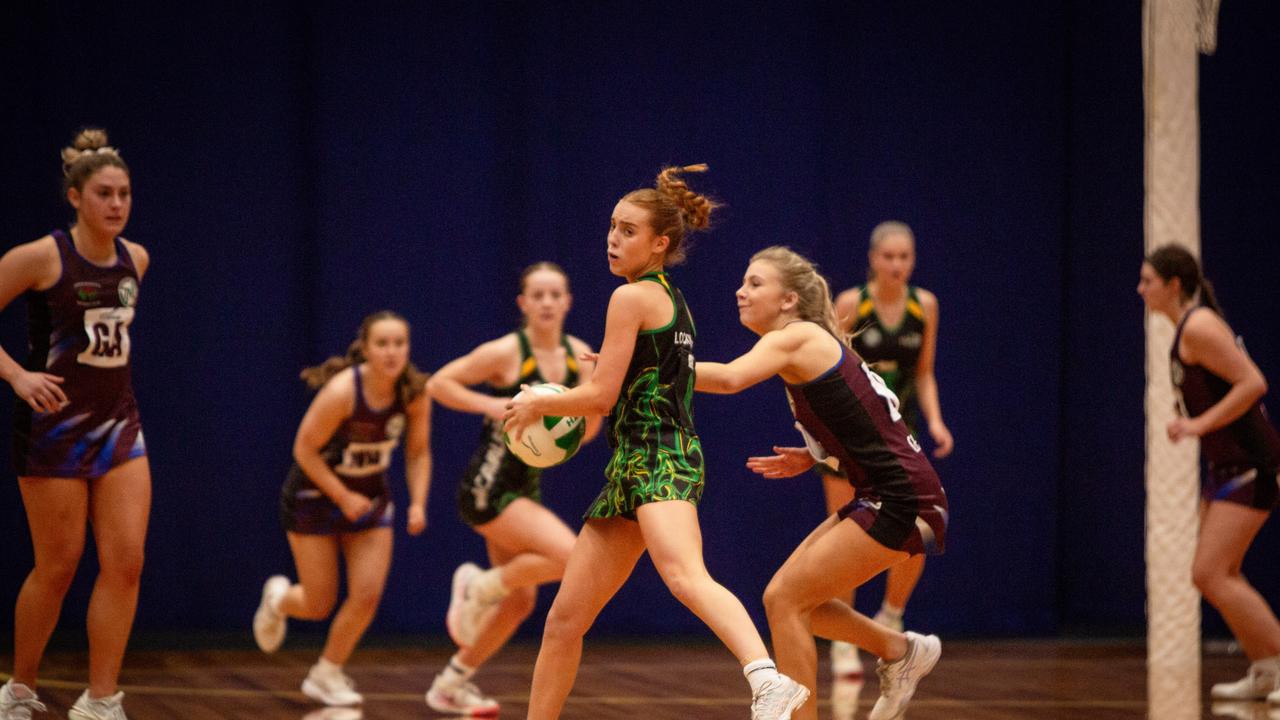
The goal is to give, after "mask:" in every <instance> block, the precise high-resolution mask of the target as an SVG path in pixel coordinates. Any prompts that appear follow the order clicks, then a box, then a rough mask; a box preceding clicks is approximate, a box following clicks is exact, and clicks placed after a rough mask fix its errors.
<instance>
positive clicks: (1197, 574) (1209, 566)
mask: <svg viewBox="0 0 1280 720" xmlns="http://www.w3.org/2000/svg"><path fill="white" fill-rule="evenodd" d="M1228 578H1229V574H1228V572H1227V569H1226V568H1223V567H1220V566H1218V565H1215V564H1213V563H1208V562H1196V563H1195V564H1194V565H1192V567H1191V582H1192V584H1194V585H1195V586H1196V589H1197V590H1199V591H1200V594H1201V595H1204V596H1205V597H1206V598H1209V599H1212V598H1213V597H1215V596H1216V595H1217V594H1218V593H1219V592H1221V589H1222V587H1223V585H1224V584H1225V583H1226V582H1227V580H1228Z"/></svg>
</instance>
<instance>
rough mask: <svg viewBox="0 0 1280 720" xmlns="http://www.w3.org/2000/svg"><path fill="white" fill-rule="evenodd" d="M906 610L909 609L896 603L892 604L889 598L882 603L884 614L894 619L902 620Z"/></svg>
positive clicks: (881, 609) (881, 611) (881, 607)
mask: <svg viewBox="0 0 1280 720" xmlns="http://www.w3.org/2000/svg"><path fill="white" fill-rule="evenodd" d="M906 611H907V609H906V608H900V607H898V606H896V605H891V604H890V603H889V601H888V600H885V601H884V602H883V603H881V604H880V613H881V614H883V615H887V616H888V617H890V618H893V619H894V620H901V619H902V613H904V612H906Z"/></svg>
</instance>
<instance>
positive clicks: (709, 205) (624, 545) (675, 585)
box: [506, 165, 809, 720]
mask: <svg viewBox="0 0 1280 720" xmlns="http://www.w3.org/2000/svg"><path fill="white" fill-rule="evenodd" d="M704 170H706V166H704V165H691V166H687V167H669V168H665V169H664V170H662V172H661V173H659V174H658V180H657V185H656V187H653V188H643V189H639V190H634V191H632V192H629V193H627V194H626V195H624V196H623V197H622V199H621V200H619V201H618V203H617V205H616V206H615V207H614V210H613V216H612V217H611V218H610V220H609V235H608V239H607V245H606V251H607V254H608V261H609V271H610V272H612V273H613V274H614V275H617V276H619V277H622V278H624V279H626V281H627V282H626V284H624V285H622V286H621V287H619V288H617V289H616V290H614V292H613V296H612V297H611V298H610V300H609V308H608V311H607V313H606V316H605V335H604V342H603V343H602V344H601V348H600V355H599V357H598V359H597V362H596V369H595V372H594V374H592V376H591V379H590V380H589V381H587V382H584V383H582V384H581V385H579V386H578V387H576V388H572V389H570V390H569V391H567V392H565V393H562V394H559V395H533V394H532V393H527V394H526V395H525V396H524V397H521V398H519V399H513V400H512V401H511V402H510V404H509V405H508V409H507V413H506V418H507V426H506V429H507V431H508V432H510V433H512V434H513V435H514V436H516V437H518V436H519V434H520V432H521V430H523V429H524V428H526V427H528V426H529V425H531V424H532V423H534V422H537V421H538V419H539V418H541V417H542V416H544V415H561V416H563V415H582V416H588V417H590V416H598V415H604V414H606V413H608V414H609V443H610V445H611V446H612V447H613V448H614V454H613V457H612V459H611V460H610V461H609V465H608V467H606V468H605V477H606V478H607V483H606V485H605V487H604V489H603V490H602V491H601V492H600V495H599V497H597V498H596V500H595V502H593V503H592V504H591V507H590V508H589V509H588V510H587V513H586V523H585V525H584V526H583V528H582V531H581V532H580V533H579V535H578V541H577V543H575V544H574V546H573V552H572V553H570V555H569V563H568V567H567V568H566V570H565V574H564V578H563V579H562V580H561V583H560V590H559V592H558V593H557V594H556V598H555V601H554V602H553V603H552V606H551V611H550V612H549V613H548V615H547V623H546V627H545V629H544V630H543V635H542V647H541V649H540V650H539V652H538V661H537V664H536V665H535V667H534V671H533V688H532V690H531V691H530V697H529V715H528V717H529V718H530V720H550V719H552V718H557V717H559V716H560V712H561V709H562V708H563V707H564V703H565V700H566V698H567V697H568V695H569V692H570V690H571V689H572V688H573V683H574V679H575V677H576V676H577V672H578V666H579V663H580V662H581V658H582V638H583V636H584V635H585V634H586V632H587V630H588V629H589V628H590V627H591V625H592V623H593V622H594V621H595V618H596V616H597V615H598V614H599V612H600V610H601V609H602V608H603V607H604V606H605V604H606V603H608V602H609V599H610V598H612V597H613V596H614V594H615V593H617V591H618V589H619V588H621V587H622V584H623V583H624V582H626V580H627V578H628V577H629V576H630V575H631V572H632V570H633V569H634V568H635V564H636V561H637V560H639V559H640V556H641V555H642V554H644V552H645V551H646V550H647V551H648V552H649V556H650V558H651V559H652V560H653V564H654V566H655V567H656V568H657V570H658V573H659V574H660V575H661V576H662V579H663V582H665V583H666V585H667V588H668V589H669V590H670V591H671V594H672V595H674V596H675V597H676V598H677V599H678V600H680V602H682V603H683V604H684V605H685V606H686V607H688V608H689V609H690V610H692V611H693V612H694V614H696V615H697V616H698V617H699V618H700V619H701V620H702V621H703V622H705V623H706V624H707V625H708V626H709V627H710V628H711V629H712V630H713V631H714V632H715V634H716V635H717V637H719V638H720V640H721V642H723V643H724V644H725V646H726V647H728V648H729V650H730V651H731V652H732V653H733V654H734V656H735V657H736V658H737V659H738V661H739V662H740V663H741V664H742V665H743V673H744V674H745V675H746V678H747V681H748V683H749V684H750V685H751V689H752V704H751V717H752V718H753V720H786V718H789V717H790V716H791V711H792V710H793V709H794V708H795V707H797V706H798V705H800V704H801V703H803V702H804V700H805V698H806V697H807V696H808V694H809V693H808V691H807V690H805V689H804V688H803V687H801V686H800V685H798V684H797V683H796V682H794V681H793V680H791V679H790V678H788V677H786V676H785V675H782V674H780V673H778V671H777V667H776V666H775V665H774V663H773V661H772V660H771V659H770V658H769V654H768V650H766V649H765V646H764V642H763V641H762V640H761V639H760V633H759V632H757V631H756V628H755V625H753V624H752V622H751V618H750V616H748V615H747V611H746V609H745V608H743V606H742V603H741V602H739V601H738V599H737V598H736V597H734V595H733V594H732V593H731V592H729V591H728V590H727V589H725V588H724V587H723V586H722V585H720V584H719V583H717V582H716V581H715V580H714V579H712V577H711V575H710V574H709V573H708V572H707V568H706V566H705V565H704V563H703V559H702V534H701V531H700V530H699V527H698V513H697V503H698V501H699V500H700V499H701V497H702V488H703V458H702V445H701V442H700V441H699V439H698V435H697V433H696V432H695V430H694V427H693V412H692V404H691V400H692V395H693V392H692V391H693V385H694V357H693V342H694V326H693V319H692V317H691V316H690V314H689V309H688V307H687V306H686V305H685V303H684V298H683V296H682V295H681V294H680V291H679V290H678V289H677V288H676V287H675V286H674V285H673V284H672V282H671V279H670V277H669V276H668V275H667V272H666V266H667V265H669V264H674V263H677V262H679V261H681V260H682V259H683V258H684V255H685V250H686V245H685V239H686V235H687V234H688V233H689V232H691V231H694V230H700V229H702V228H705V227H706V226H707V224H708V221H709V220H710V215H711V211H712V210H713V209H714V208H715V203H713V202H712V201H711V200H710V199H708V198H707V197H705V196H704V195H701V194H699V193H697V192H695V191H693V190H691V189H690V188H689V186H688V185H687V184H686V183H685V181H684V179H683V178H682V175H684V174H685V173H688V172H701V171H704Z"/></svg>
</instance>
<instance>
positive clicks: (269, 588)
mask: <svg viewBox="0 0 1280 720" xmlns="http://www.w3.org/2000/svg"><path fill="white" fill-rule="evenodd" d="M289 587H290V582H289V578H287V577H285V576H283V575H272V576H271V577H269V578H267V582H266V584H264V585H263V586H262V600H261V601H260V602H259V603H258V611H257V612H255V613H254V614H253V639H254V640H256V641H257V643H258V647H259V648H260V649H261V650H262V652H264V653H268V654H270V653H273V652H275V651H276V650H279V649H280V644H281V643H283V642H284V634H285V631H286V630H288V623H287V621H286V618H285V616H284V613H282V612H280V611H279V610H276V609H275V608H277V607H279V603H280V601H281V600H283V599H284V594H285V593H287V592H289Z"/></svg>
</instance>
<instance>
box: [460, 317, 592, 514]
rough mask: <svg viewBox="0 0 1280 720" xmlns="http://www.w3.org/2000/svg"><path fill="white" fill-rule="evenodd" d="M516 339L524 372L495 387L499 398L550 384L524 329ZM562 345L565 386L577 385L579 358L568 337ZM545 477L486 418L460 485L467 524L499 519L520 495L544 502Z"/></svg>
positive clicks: (498, 423)
mask: <svg viewBox="0 0 1280 720" xmlns="http://www.w3.org/2000/svg"><path fill="white" fill-rule="evenodd" d="M516 339H517V340H519V341H520V374H519V375H518V376H517V377H516V381H515V382H513V383H511V384H510V385H508V386H507V387H494V388H490V392H491V393H492V394H493V395H494V396H495V397H515V395H516V393H518V392H520V386H521V385H523V384H526V383H528V384H530V385H536V384H538V383H542V382H547V379H546V378H545V377H543V375H542V370H541V369H540V368H539V367H538V360H537V358H536V357H535V356H534V354H533V347H532V346H531V345H530V344H529V338H528V336H526V335H525V333H524V330H517V331H516ZM560 344H561V345H563V346H564V359H565V377H564V384H565V385H566V386H568V387H573V386H574V385H577V384H578V359H577V358H575V357H574V356H573V346H572V345H570V344H569V336H567V335H565V336H563V337H561V339H560ZM541 478H542V471H541V470H539V469H538V468H533V467H529V466H528V465H525V464H524V463H523V462H521V461H520V458H518V457H516V456H515V455H514V454H513V453H512V452H511V451H510V450H508V449H507V444H506V441H505V440H504V439H503V433H502V421H501V420H494V419H492V418H488V417H486V418H485V419H484V430H483V431H482V432H481V433H480V446H479V447H477V448H476V451H475V452H474V453H472V455H471V462H470V463H468V465H467V470H466V472H464V473H463V474H462V482H461V483H460V484H459V486H458V514H459V515H461V516H462V521H463V522H465V523H466V524H468V525H470V526H471V527H475V526H477V525H483V524H485V523H487V522H489V521H490V520H493V519H494V518H496V517H498V515H500V514H501V513H502V511H503V510H505V509H506V508H507V506H508V505H510V504H511V503H512V502H515V500H516V499H517V498H522V497H523V498H529V499H530V500H532V501H534V502H536V503H541V502H542V483H541Z"/></svg>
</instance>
